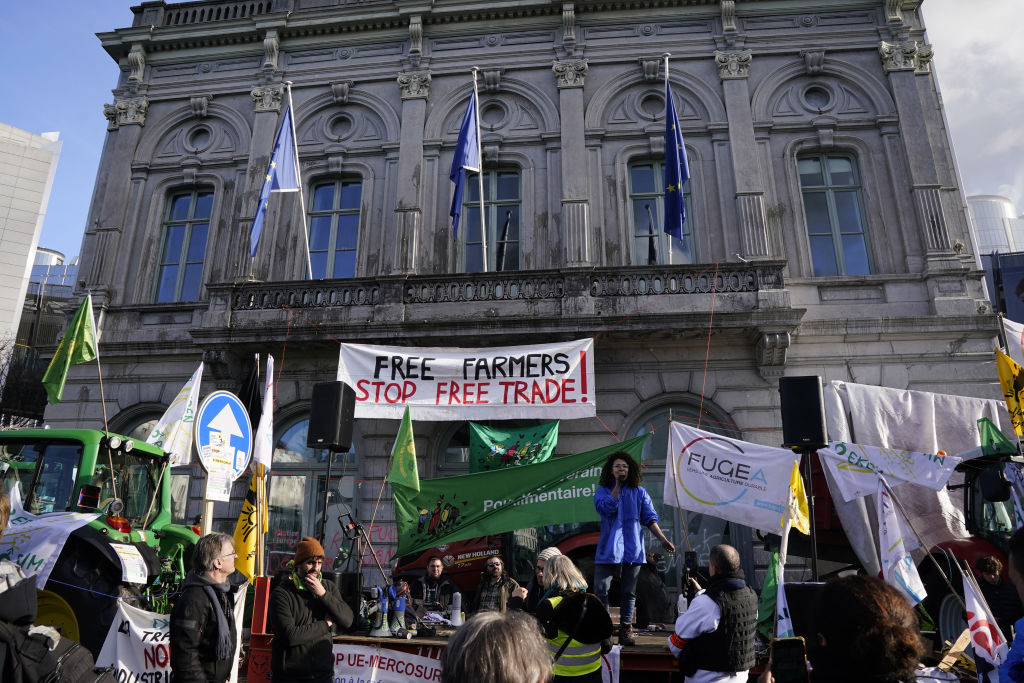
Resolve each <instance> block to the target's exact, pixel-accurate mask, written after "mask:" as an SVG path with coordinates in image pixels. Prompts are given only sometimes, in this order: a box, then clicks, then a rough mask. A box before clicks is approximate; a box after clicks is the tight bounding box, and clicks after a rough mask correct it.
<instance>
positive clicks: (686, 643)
mask: <svg viewBox="0 0 1024 683" xmlns="http://www.w3.org/2000/svg"><path fill="white" fill-rule="evenodd" d="M708 573H709V574H710V575H711V580H710V581H709V582H708V588H707V590H706V591H701V592H700V593H699V594H698V595H697V596H696V597H694V599H693V601H692V602H691V603H690V609H689V610H688V611H687V612H684V613H683V614H680V615H679V618H678V619H676V628H675V631H674V632H673V633H672V635H671V636H669V639H668V649H669V650H671V651H672V654H673V655H675V656H676V658H677V659H678V660H679V670H680V671H681V672H682V674H683V676H685V681H686V683H712V682H714V683H745V681H746V680H747V670H748V669H750V667H751V666H753V665H754V630H755V628H756V626H757V593H755V592H754V591H753V590H752V589H751V588H750V586H748V585H747V582H746V581H745V580H744V579H743V570H742V569H740V554H739V553H738V552H737V551H736V548H733V547H732V546H731V545H724V544H723V545H716V546H715V547H714V548H712V549H711V553H710V555H709V558H708ZM690 580H691V581H693V583H694V584H696V583H697V582H696V580H695V579H692V578H691V579H690ZM697 587H698V588H700V586H699V584H697Z"/></svg>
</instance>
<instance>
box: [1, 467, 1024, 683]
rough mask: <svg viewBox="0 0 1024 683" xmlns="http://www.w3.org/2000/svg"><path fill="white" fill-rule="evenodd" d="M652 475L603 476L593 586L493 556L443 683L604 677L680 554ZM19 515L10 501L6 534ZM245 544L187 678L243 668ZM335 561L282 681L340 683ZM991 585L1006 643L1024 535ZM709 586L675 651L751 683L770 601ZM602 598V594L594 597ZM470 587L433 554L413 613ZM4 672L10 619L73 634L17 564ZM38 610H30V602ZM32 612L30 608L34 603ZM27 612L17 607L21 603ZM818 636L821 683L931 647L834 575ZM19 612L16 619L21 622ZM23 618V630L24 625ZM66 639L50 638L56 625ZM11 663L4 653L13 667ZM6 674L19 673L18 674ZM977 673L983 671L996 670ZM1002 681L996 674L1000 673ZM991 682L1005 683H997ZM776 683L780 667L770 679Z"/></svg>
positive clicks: (292, 640)
mask: <svg viewBox="0 0 1024 683" xmlns="http://www.w3.org/2000/svg"><path fill="white" fill-rule="evenodd" d="M640 484H641V480H640V468H639V466H638V465H637V463H636V461H635V460H633V459H632V458H631V457H630V456H629V455H628V454H626V453H624V452H618V453H613V454H612V455H611V456H609V457H608V459H607V461H606V462H605V465H604V467H603V468H602V472H601V478H600V483H599V486H598V487H597V490H596V493H595V495H594V505H595V508H596V509H597V511H598V513H599V514H600V516H601V537H600V541H599V543H598V548H597V554H596V561H595V570H594V585H593V586H592V587H591V586H590V585H589V584H588V583H587V580H586V578H585V577H584V575H583V573H582V572H581V571H580V569H579V567H577V566H576V564H575V563H574V562H573V561H572V560H571V559H570V558H569V557H567V556H566V555H563V554H562V553H561V552H560V551H559V550H558V549H557V548H554V547H551V548H544V549H542V550H541V551H540V552H539V553H538V554H537V556H536V560H535V563H534V572H533V575H532V576H531V578H530V581H529V582H528V583H527V585H525V586H520V585H519V583H518V582H517V581H516V580H515V579H514V578H512V577H511V576H510V575H509V574H508V573H507V572H506V571H505V563H504V560H503V559H502V558H501V557H500V556H498V555H494V556H491V557H489V558H487V560H486V562H485V570H484V573H483V576H482V578H481V581H480V583H479V585H478V587H477V588H476V590H475V592H473V594H472V596H471V598H470V600H469V601H468V604H467V605H466V607H467V610H468V611H469V612H470V613H471V614H472V616H471V618H470V619H469V620H468V621H467V622H466V623H465V624H464V625H463V626H462V627H461V628H459V629H457V631H456V632H455V633H454V635H453V636H452V638H451V639H450V640H449V642H448V644H447V647H446V648H445V650H444V653H443V656H442V659H441V681H442V682H443V683H455V682H464V681H474V682H476V683H545V682H547V681H574V682H579V683H585V682H587V681H594V682H597V681H601V680H602V673H601V669H602V655H604V654H607V653H608V652H610V651H611V650H612V649H613V644H612V637H613V635H614V631H615V628H614V624H613V622H612V618H611V613H610V606H609V598H608V596H609V587H610V584H611V579H612V577H613V576H614V575H616V574H617V575H618V576H620V579H621V601H620V605H619V615H620V619H619V627H618V640H619V644H620V645H624V646H630V645H633V644H635V638H636V635H635V633H634V631H633V627H632V621H633V613H634V605H635V585H636V576H637V573H638V572H639V568H640V566H641V565H642V564H643V563H644V562H645V561H646V548H645V546H644V534H643V528H644V527H646V528H647V529H649V530H650V531H651V532H652V534H653V535H654V536H655V537H656V538H657V539H658V540H659V541H660V542H661V544H662V546H663V547H664V548H665V549H666V550H667V551H669V552H674V550H675V548H674V546H673V545H672V543H671V542H670V541H669V540H668V538H667V537H666V536H665V534H664V533H663V532H662V531H661V529H660V527H659V526H658V516H657V513H656V512H655V509H654V506H653V504H652V502H651V498H650V495H649V494H648V493H647V491H646V490H644V488H643V487H642V486H641V485H640ZM9 511H10V506H9V502H8V500H7V496H6V494H3V493H2V492H0V533H2V531H3V527H4V525H5V524H6V521H7V516H8V513H9ZM235 557H237V554H236V551H235V547H234V541H233V539H232V537H231V536H229V535H227V534H223V533H213V534H208V535H206V536H203V537H202V538H200V539H199V542H198V543H197V545H196V547H195V550H194V553H193V556H192V565H193V566H192V570H191V571H190V572H189V574H188V577H187V579H186V581H185V584H184V587H183V591H182V595H181V596H180V597H179V599H178V600H177V601H176V603H175V606H174V608H173V611H172V613H171V616H170V645H171V660H170V661H171V668H172V671H173V676H174V680H175V681H176V683H226V682H227V681H228V680H229V678H230V673H231V668H232V665H233V663H234V652H235V643H236V639H237V634H238V629H239V626H240V625H239V624H237V623H236V622H235V617H234V615H235V609H234V606H235V604H236V596H237V595H238V592H239V591H240V590H241V589H242V588H243V587H244V584H245V583H246V579H245V578H244V576H242V575H241V574H240V573H239V572H237V571H236V570H235V568H234V567H235ZM324 560H325V553H324V549H323V547H322V546H321V545H320V543H319V542H318V541H317V540H316V539H314V538H311V537H305V538H303V539H302V540H301V541H299V543H298V544H297V546H296V550H295V555H294V557H293V559H292V560H291V561H290V562H288V563H287V565H286V569H287V571H286V572H285V574H286V575H284V576H281V577H280V580H278V581H277V583H276V586H275V587H274V588H273V589H272V591H271V594H270V601H269V608H268V616H269V622H270V625H271V629H272V632H273V634H274V638H273V640H272V645H271V647H272V653H271V676H272V680H273V681H274V682H275V683H330V682H331V681H333V680H334V673H335V672H334V656H333V636H334V635H336V634H338V633H340V632H343V631H344V630H346V629H348V628H349V627H351V626H352V624H353V621H354V614H353V611H352V609H351V608H350V607H349V605H348V604H346V602H345V601H344V600H343V599H342V597H341V595H340V594H339V591H338V588H337V586H336V585H335V584H334V583H333V582H331V581H326V580H324V577H323V574H322V570H323V565H324ZM974 569H975V572H976V574H977V575H978V577H979V581H978V583H979V586H980V588H981V590H982V592H983V594H984V595H985V597H986V601H987V602H988V603H989V605H990V606H991V608H992V610H993V614H994V616H995V619H996V620H997V622H998V623H999V626H1000V627H1001V629H1002V630H1003V632H1004V634H1005V635H1006V636H1007V639H1010V638H1011V637H1012V636H1013V634H1014V632H1016V633H1017V634H1020V633H1021V631H1022V630H1024V608H1022V599H1024V529H1022V530H1018V531H1017V532H1016V533H1015V534H1014V535H1013V536H1012V538H1011V539H1010V544H1009V566H1008V575H1009V577H1010V579H1011V580H1010V581H1009V582H1007V581H1004V580H1003V579H1002V569H1003V567H1002V564H1001V563H1000V562H999V560H998V559H997V558H995V557H992V556H985V557H982V558H979V559H978V560H977V561H976V563H975V567H974ZM708 574H709V579H708V581H707V585H706V586H701V585H700V584H699V583H698V582H697V580H696V579H695V578H692V577H691V579H690V580H691V581H692V588H693V590H695V591H696V595H695V596H694V597H693V598H692V599H691V601H690V603H689V608H688V609H687V610H685V611H684V612H683V613H681V614H680V615H679V616H678V618H677V619H676V622H675V627H674V630H673V632H672V634H671V635H670V636H669V637H668V639H667V642H666V643H665V648H666V649H667V650H669V651H670V652H671V653H672V655H673V656H674V657H675V658H676V659H677V662H678V666H679V670H680V672H681V674H682V676H683V680H684V681H685V682H686V683H743V682H745V681H747V680H748V679H751V678H752V676H751V673H750V672H751V669H752V668H753V667H754V664H755V637H756V636H755V629H756V624H757V616H758V597H757V595H756V594H755V592H754V591H753V590H752V589H751V588H750V586H748V584H747V582H746V579H745V577H744V575H743V571H742V570H741V568H740V554H739V552H738V551H737V550H736V549H735V548H733V547H732V546H729V545H724V544H723V545H718V546H715V547H714V548H712V549H711V551H710V555H709V562H708ZM591 588H592V589H593V592H591ZM458 592H459V589H458V586H456V584H455V583H454V582H453V581H452V580H451V579H450V578H449V577H448V576H446V575H445V574H444V564H443V562H442V560H441V558H440V557H437V556H431V557H430V558H429V559H428V561H427V565H426V570H425V572H424V574H423V576H422V577H420V578H418V579H415V580H413V581H412V582H411V585H410V595H411V601H410V610H411V611H412V612H413V614H412V615H411V616H412V618H418V617H421V616H423V615H424V613H426V612H445V611H447V610H449V609H452V608H453V607H454V605H453V600H454V596H455V595H456V593H458ZM0 595H2V599H0V674H3V680H5V681H7V680H12V681H15V682H16V683H21V682H22V681H24V682H25V683H29V682H30V681H31V680H32V678H31V677H27V676H26V675H24V673H23V672H21V673H18V675H17V676H15V673H13V672H14V669H12V668H11V664H10V662H11V661H12V657H11V656H9V655H10V653H11V652H12V651H13V650H12V647H11V646H10V645H9V644H6V645H5V641H4V639H3V637H2V636H3V635H4V631H3V627H4V624H5V623H6V622H5V620H16V622H17V624H18V626H19V628H24V629H25V632H26V633H28V631H29V629H32V630H33V633H34V634H35V635H36V636H38V637H40V638H43V637H47V636H49V637H51V639H52V640H54V641H55V642H59V641H60V636H59V634H55V633H54V634H48V633H47V631H46V629H45V628H39V627H34V625H33V624H32V622H33V620H34V616H35V611H34V607H35V605H34V600H29V598H34V582H33V581H32V580H31V577H29V579H26V578H25V577H24V575H23V574H22V573H21V572H20V571H19V570H18V567H17V565H14V564H13V563H11V562H9V561H6V560H3V561H0ZM30 602H31V603H32V604H29V603H30ZM23 603H24V604H23ZM15 608H17V609H15ZM813 611H814V617H813V620H812V625H813V628H811V629H810V632H811V633H813V634H814V636H813V637H812V638H809V639H808V641H807V648H806V655H807V658H808V660H809V667H806V668H807V676H806V680H807V681H808V683H853V682H854V681H858V682H867V683H909V682H910V681H912V680H914V679H915V676H916V672H917V670H918V668H919V663H920V661H921V659H922V657H923V656H924V655H925V654H926V643H925V641H924V640H923V638H922V635H921V632H920V624H919V617H918V613H917V612H916V611H915V610H914V609H913V608H912V606H911V605H910V604H908V602H907V600H906V599H905V598H904V597H903V595H902V594H901V593H900V592H899V591H897V590H896V589H895V588H893V587H892V586H890V585H889V584H887V583H885V582H884V581H881V580H880V579H877V578H873V577H868V576H864V575H851V576H844V577H841V578H836V579H831V580H829V581H827V582H826V583H825V584H824V585H823V586H822V587H821V589H820V592H819V593H818V595H817V597H816V598H815V602H814V605H813ZM14 612H17V614H15V613H14ZM12 623H14V622H12ZM51 630H52V629H51ZM5 657H6V659H5ZM4 667H7V668H4ZM979 671H981V672H982V673H984V668H982V667H980V668H979ZM992 673H993V674H994V672H992ZM992 680H995V679H994V678H993V679H992ZM998 680H999V681H1002V682H1003V683H1018V682H1019V683H1024V636H1021V637H1017V638H1013V640H1012V645H1011V647H1010V649H1009V653H1008V656H1007V658H1006V660H1005V662H1004V663H1003V665H1002V667H1001V668H1000V670H999V672H998ZM758 681H759V683H775V678H774V676H773V672H772V665H771V663H769V666H768V667H767V668H766V669H765V670H764V672H763V673H762V674H761V675H760V677H759V678H758Z"/></svg>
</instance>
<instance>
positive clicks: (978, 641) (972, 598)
mask: <svg viewBox="0 0 1024 683" xmlns="http://www.w3.org/2000/svg"><path fill="white" fill-rule="evenodd" d="M960 576H961V577H962V578H963V582H964V604H965V605H967V626H968V628H970V629H971V642H972V643H973V644H974V653H975V654H977V655H978V656H979V657H981V658H982V659H984V660H985V661H986V662H988V663H989V664H991V665H992V666H995V667H999V665H1000V664H1002V663H1003V661H1004V660H1005V659H1006V654H1007V652H1008V651H1009V649H1010V646H1009V645H1007V644H1006V637H1005V636H1003V632H1002V631H1001V630H1000V629H999V624H997V623H996V619H995V616H993V614H992V610H991V609H990V608H989V604H988V603H987V602H986V601H985V596H984V594H983V593H982V592H981V587H980V586H978V584H977V583H976V582H975V580H974V577H973V576H972V575H970V574H968V573H966V572H964V571H961V572H960Z"/></svg>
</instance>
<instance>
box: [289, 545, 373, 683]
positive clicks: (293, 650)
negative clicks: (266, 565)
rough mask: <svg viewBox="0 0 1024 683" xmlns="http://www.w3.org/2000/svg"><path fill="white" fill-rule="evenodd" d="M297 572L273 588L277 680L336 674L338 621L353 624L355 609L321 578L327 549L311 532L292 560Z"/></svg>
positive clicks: (310, 682)
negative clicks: (335, 639)
mask: <svg viewBox="0 0 1024 683" xmlns="http://www.w3.org/2000/svg"><path fill="white" fill-rule="evenodd" d="M287 566H288V569H290V570H291V572H290V573H289V574H288V576H287V577H285V578H284V579H283V580H282V581H281V583H280V584H278V586H277V587H276V588H275V589H274V590H273V591H271V593H270V623H271V626H272V627H273V631H274V640H273V641H272V642H271V655H270V671H271V678H272V679H273V680H274V682H275V683H328V682H329V681H333V680H334V655H333V650H334V642H333V640H332V636H333V631H332V629H333V627H335V626H337V627H338V628H339V629H346V628H348V627H349V626H351V625H352V618H353V616H352V609H351V608H350V607H349V606H348V605H347V604H345V602H344V601H343V600H342V599H341V593H340V592H339V591H338V587H337V586H335V585H334V584H333V583H331V582H327V583H323V582H322V581H321V578H322V577H321V574H320V570H321V569H322V568H323V566H324V549H323V547H322V546H321V545H320V542H319V541H317V540H316V539H315V538H312V537H310V536H305V537H304V538H303V539H302V540H301V541H299V544H298V545H297V546H296V548H295V558H294V559H293V560H291V561H290V562H288V565H287Z"/></svg>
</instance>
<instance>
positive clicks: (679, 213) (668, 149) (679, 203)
mask: <svg viewBox="0 0 1024 683" xmlns="http://www.w3.org/2000/svg"><path fill="white" fill-rule="evenodd" d="M689 179H690V166H689V164H687V162H686V148H685V147H683V132H682V131H681V130H679V117H678V116H676V105H675V102H674V101H673V100H672V86H670V85H669V84H668V79H666V80H665V232H667V233H668V234H669V235H672V236H673V237H675V238H676V239H682V238H683V223H684V222H686V207H685V206H683V185H685V184H686V181H687V180H689Z"/></svg>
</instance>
